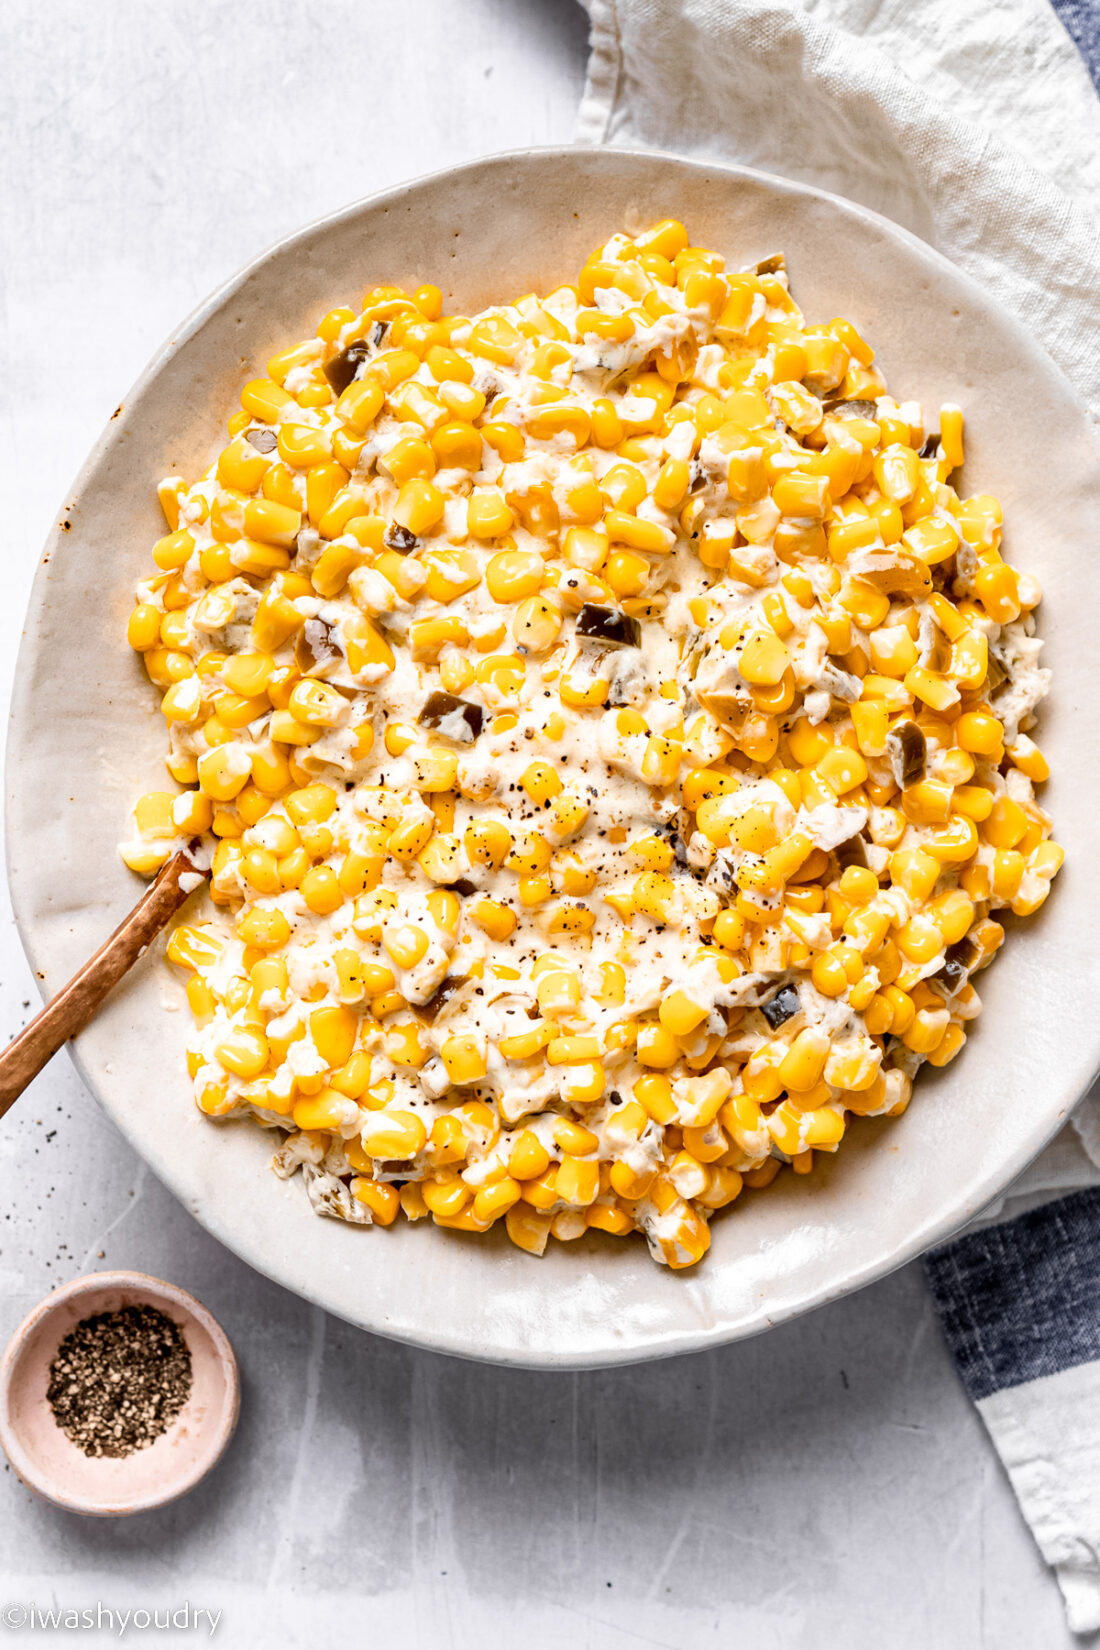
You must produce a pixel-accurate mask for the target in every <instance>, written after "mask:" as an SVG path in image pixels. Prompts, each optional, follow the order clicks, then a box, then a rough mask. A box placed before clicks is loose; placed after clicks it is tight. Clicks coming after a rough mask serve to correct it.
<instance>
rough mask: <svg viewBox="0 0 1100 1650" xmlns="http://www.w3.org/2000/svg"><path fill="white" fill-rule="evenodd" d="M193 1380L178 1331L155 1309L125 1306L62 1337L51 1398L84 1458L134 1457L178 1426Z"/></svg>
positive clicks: (88, 1320)
mask: <svg viewBox="0 0 1100 1650" xmlns="http://www.w3.org/2000/svg"><path fill="white" fill-rule="evenodd" d="M191 1378H192V1377H191V1353H190V1351H189V1350H188V1346H187V1342H186V1341H185V1340H184V1338H183V1332H182V1331H181V1329H180V1327H179V1325H178V1324H177V1323H174V1322H173V1321H172V1319H171V1318H169V1317H167V1316H166V1315H165V1313H163V1312H161V1311H158V1309H157V1308H156V1307H155V1306H124V1307H121V1308H120V1310H119V1311H117V1312H98V1313H96V1314H95V1315H94V1316H92V1317H89V1318H84V1319H83V1320H82V1321H81V1322H80V1323H78V1324H77V1326H76V1328H75V1329H73V1330H72V1331H71V1332H70V1333H69V1334H68V1335H66V1336H65V1339H64V1340H63V1341H62V1342H61V1345H60V1346H59V1347H58V1349H57V1353H56V1355H55V1357H54V1360H53V1362H52V1363H51V1365H50V1384H49V1386H48V1387H47V1388H46V1398H47V1401H48V1403H49V1406H50V1408H51V1409H52V1410H53V1414H54V1419H55V1420H56V1421H57V1424H58V1426H59V1427H60V1428H61V1429H62V1431H63V1432H64V1433H65V1434H66V1435H67V1436H68V1437H69V1438H70V1439H71V1440H72V1442H73V1443H74V1444H75V1445H76V1446H77V1448H78V1449H81V1450H83V1451H84V1454H85V1455H114V1456H120V1455H131V1454H133V1452H134V1450H139V1449H146V1448H148V1446H149V1445H150V1444H151V1443H153V1442H154V1440H155V1439H157V1438H159V1437H160V1435H161V1433H162V1432H164V1431H165V1430H166V1429H167V1428H168V1427H169V1426H170V1425H171V1423H172V1422H173V1421H174V1420H175V1418H176V1416H177V1415H178V1414H179V1412H180V1410H181V1409H182V1408H183V1406H184V1404H185V1403H186V1402H187V1399H188V1396H189V1395H190V1392H191Z"/></svg>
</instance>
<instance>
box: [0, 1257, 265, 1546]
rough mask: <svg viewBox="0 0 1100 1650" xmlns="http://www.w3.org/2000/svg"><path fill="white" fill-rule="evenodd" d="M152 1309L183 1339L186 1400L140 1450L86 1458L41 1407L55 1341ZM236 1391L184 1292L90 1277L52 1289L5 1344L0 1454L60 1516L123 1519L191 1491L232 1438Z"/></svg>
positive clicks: (217, 1335) (105, 1275) (220, 1345)
mask: <svg viewBox="0 0 1100 1650" xmlns="http://www.w3.org/2000/svg"><path fill="white" fill-rule="evenodd" d="M124 1306H155V1307H158V1308H159V1309H160V1310H161V1311H162V1312H164V1313H165V1314H166V1315H167V1316H168V1317H170V1318H172V1319H173V1320H174V1321H175V1322H176V1323H177V1324H179V1326H180V1328H181V1329H182V1330H183V1334H184V1338H185V1340H186V1342H187V1345H188V1348H189V1349H190V1352H191V1368H192V1375H193V1384H192V1388H191V1395H190V1397H189V1398H188V1400H187V1402H186V1404H185V1405H184V1406H183V1408H182V1410H181V1411H180V1413H179V1414H178V1415H177V1417H176V1419H175V1420H174V1421H173V1422H172V1424H171V1426H170V1427H169V1428H168V1429H167V1431H166V1432H164V1433H162V1434H161V1436H160V1437H159V1438H158V1439H157V1440H156V1442H155V1443H153V1444H150V1445H149V1447H148V1448H147V1449H141V1450H135V1451H134V1453H133V1454H132V1455H126V1456H121V1457H119V1458H117V1459H116V1458H112V1457H103V1456H88V1455H85V1454H84V1452H83V1450H80V1449H78V1448H77V1446H76V1445H75V1444H73V1443H70V1441H69V1439H68V1438H67V1437H66V1435H65V1433H64V1432H62V1430H61V1428H60V1427H59V1426H58V1425H57V1422H56V1421H55V1420H54V1417H53V1412H52V1411H51V1409H50V1407H49V1404H48V1403H47V1402H46V1387H47V1385H48V1383H49V1369H50V1364H51V1363H52V1361H53V1358H54V1355H55V1354H56V1352H57V1349H58V1346H59V1345H60V1344H61V1341H62V1340H63V1339H64V1337H65V1336H66V1335H67V1334H68V1333H69V1331H70V1330H71V1329H74V1328H75V1327H76V1325H77V1324H78V1323H79V1322H80V1321H81V1319H83V1318H87V1317H89V1316H91V1314H92V1313H93V1312H117V1311H118V1310H119V1309H120V1308H121V1307H124ZM239 1406H240V1382H239V1378H238V1374H237V1360H236V1358H235V1357H234V1355H233V1348H232V1347H231V1346H230V1344H229V1340H228V1338H227V1336H226V1334H225V1331H224V1330H223V1329H222V1327H221V1325H220V1324H219V1323H217V1321H216V1320H215V1319H214V1318H212V1317H211V1316H210V1313H209V1312H208V1311H207V1310H206V1308H205V1307H204V1306H202V1305H200V1303H199V1302H198V1301H197V1300H196V1299H195V1298H194V1296H193V1295H188V1294H187V1293H186V1292H185V1291H184V1290H182V1289H177V1288H176V1286H175V1285H174V1284H171V1283H164V1282H162V1281H161V1279H160V1278H151V1277H147V1276H146V1275H145V1273H144V1272H93V1273H92V1274H91V1275H90V1276H89V1277H86V1278H75V1279H74V1280H73V1282H72V1283H67V1284H65V1285H64V1286H63V1287H62V1288H61V1289H55V1290H54V1292H53V1294H52V1295H47V1296H46V1299H45V1300H44V1301H41V1302H40V1303H39V1305H38V1306H36V1307H35V1308H34V1311H33V1312H31V1313H30V1314H29V1315H28V1316H27V1317H26V1318H24V1320H23V1322H22V1323H21V1324H20V1325H19V1328H18V1329H17V1330H16V1331H15V1334H14V1335H13V1336H12V1338H11V1340H10V1341H9V1342H8V1348H7V1351H6V1352H5V1353H4V1357H3V1360H2V1361H0V1445H2V1446H3V1449H4V1453H5V1455H6V1456H7V1458H8V1460H9V1461H10V1462H11V1464H12V1466H13V1467H14V1468H15V1471H16V1472H17V1473H18V1475H19V1477H20V1479H21V1480H22V1481H23V1483H24V1484H26V1485H27V1487H28V1489H32V1490H35V1491H36V1492H37V1493H38V1494H39V1495H41V1496H44V1497H45V1498H46V1500H47V1501H52V1502H54V1504H55V1505H56V1506H58V1507H64V1508H65V1509H66V1510H67V1511H68V1512H78V1513H87V1514H89V1515H91V1516H92V1517H97V1518H123V1517H125V1516H126V1515H127V1514H129V1513H136V1512H147V1511H148V1510H149V1509H150V1508H151V1507H161V1506H163V1505H164V1504H165V1502H167V1501H174V1500H175V1499H176V1497H177V1496H180V1495H185V1494H186V1493H187V1491H188V1490H191V1489H194V1487H195V1485H196V1484H197V1483H198V1482H199V1480H200V1479H202V1478H204V1477H205V1476H206V1474H207V1473H208V1472H209V1471H210V1469H211V1467H212V1466H214V1464H215V1463H216V1462H217V1461H218V1460H219V1458H220V1457H221V1454H222V1452H223V1450H224V1449H225V1446H226V1445H227V1444H228V1442H229V1440H230V1438H231V1437H232V1436H233V1428H234V1427H235V1426H236V1424H237V1411H238V1408H239Z"/></svg>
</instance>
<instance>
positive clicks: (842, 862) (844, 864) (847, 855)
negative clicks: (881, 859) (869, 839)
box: [833, 831, 867, 871]
mask: <svg viewBox="0 0 1100 1650" xmlns="http://www.w3.org/2000/svg"><path fill="white" fill-rule="evenodd" d="M833 852H834V853H835V855H836V862H837V864H838V865H839V866H840V869H841V870H842V871H846V870H847V869H848V867H849V865H858V866H860V867H861V868H863V869H864V870H866V868H867V844H866V843H865V842H864V840H863V837H862V836H861V835H860V833H859V832H858V831H857V832H856V834H855V835H854V836H850V837H849V838H848V840H847V841H846V842H838V843H837V845H836V847H835V848H834V849H833Z"/></svg>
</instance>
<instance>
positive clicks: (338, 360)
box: [325, 338, 370, 395]
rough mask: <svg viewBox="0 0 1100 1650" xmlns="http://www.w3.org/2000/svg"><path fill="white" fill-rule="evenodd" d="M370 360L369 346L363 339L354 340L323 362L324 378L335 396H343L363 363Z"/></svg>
mask: <svg viewBox="0 0 1100 1650" xmlns="http://www.w3.org/2000/svg"><path fill="white" fill-rule="evenodd" d="M369 360H370V345H369V344H368V343H367V340H366V339H365V338H356V340H355V342H354V343H351V344H349V345H348V347H347V349H343V350H341V351H340V353H339V355H334V356H333V358H332V360H331V361H326V362H325V377H326V378H327V379H328V381H329V383H330V384H331V385H332V388H333V390H334V392H335V393H336V394H337V395H343V393H344V391H345V390H346V389H347V387H348V385H349V384H350V383H351V382H352V380H353V379H354V377H355V374H356V373H357V372H358V371H359V368H360V367H361V366H362V365H363V362H364V361H369Z"/></svg>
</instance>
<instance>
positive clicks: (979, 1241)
mask: <svg viewBox="0 0 1100 1650" xmlns="http://www.w3.org/2000/svg"><path fill="white" fill-rule="evenodd" d="M925 1271H926V1274H927V1277H928V1283H929V1287H930V1288H931V1290H932V1294H933V1297H934V1299H935V1302H936V1307H937V1309H938V1312H939V1316H940V1322H941V1324H942V1326H943V1331H944V1335H945V1336H946V1338H947V1344H948V1346H949V1348H950V1350H951V1355H952V1357H953V1358H954V1361H955V1367H956V1369H957V1370H958V1372H959V1377H960V1379H961V1380H962V1383H963V1386H964V1387H965V1388H966V1391H967V1393H968V1394H969V1396H970V1397H971V1398H972V1399H973V1401H974V1404H975V1405H976V1407H977V1409H978V1413H979V1414H980V1415H981V1417H982V1420H983V1421H984V1422H985V1424H986V1426H987V1428H988V1429H989V1433H990V1436H991V1438H992V1440H993V1443H994V1445H995V1446H996V1448H997V1452H998V1454H999V1455H1000V1457H1001V1460H1002V1461H1003V1463H1004V1466H1005V1469H1006V1471H1007V1472H1008V1475H1009V1478H1010V1479H1011V1481H1012V1487H1013V1489H1014V1490H1015V1492H1016V1496H1017V1499H1018V1500H1019V1502H1020V1506H1021V1509H1022V1511H1023V1513H1024V1516H1025V1518H1026V1519H1027V1521H1028V1523H1029V1524H1030V1526H1031V1529H1032V1531H1033V1532H1034V1535H1035V1539H1036V1541H1037V1542H1038V1544H1039V1548H1040V1551H1041V1552H1042V1554H1043V1557H1044V1558H1045V1559H1046V1561H1047V1563H1048V1564H1049V1565H1051V1567H1052V1568H1053V1570H1054V1572H1055V1575H1056V1576H1057V1578H1058V1584H1059V1586H1060V1587H1061V1589H1062V1593H1063V1595H1064V1597H1065V1601H1066V1616H1067V1619H1068V1621H1069V1625H1070V1627H1071V1628H1072V1629H1073V1630H1074V1631H1075V1632H1078V1633H1085V1632H1091V1631H1094V1630H1095V1629H1097V1628H1100V1187H1098V1186H1091V1187H1088V1188H1087V1189H1085V1190H1084V1191H1078V1192H1072V1193H1071V1194H1070V1195H1069V1196H1068V1197H1060V1198H1056V1199H1054V1200H1053V1201H1052V1202H1050V1203H1044V1204H1041V1205H1040V1206H1039V1207H1038V1208H1034V1209H1029V1210H1027V1211H1026V1212H1025V1213H1023V1214H1020V1215H1017V1216H1015V1218H1012V1219H1008V1220H1005V1221H1003V1222H1001V1223H1000V1224H998V1225H992V1226H986V1227H984V1228H982V1229H980V1230H978V1231H970V1232H967V1233H965V1234H964V1235H963V1236H962V1237H959V1238H956V1239H955V1240H954V1241H953V1242H951V1243H946V1244H944V1245H942V1246H941V1247H940V1248H938V1249H932V1250H930V1251H929V1253H928V1254H927V1255H926V1256H925Z"/></svg>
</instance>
